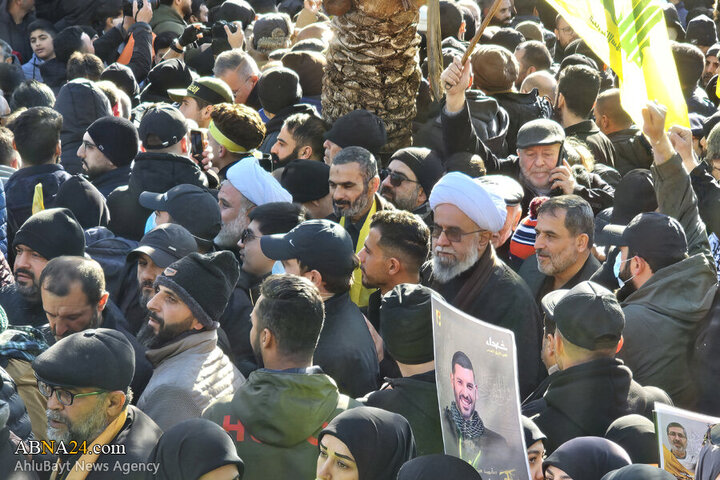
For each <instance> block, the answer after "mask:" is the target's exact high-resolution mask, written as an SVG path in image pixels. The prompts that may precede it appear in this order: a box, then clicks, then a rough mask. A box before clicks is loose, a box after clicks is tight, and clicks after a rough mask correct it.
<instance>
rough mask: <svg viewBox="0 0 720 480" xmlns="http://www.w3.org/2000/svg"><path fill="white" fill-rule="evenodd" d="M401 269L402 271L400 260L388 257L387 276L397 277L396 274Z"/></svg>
mask: <svg viewBox="0 0 720 480" xmlns="http://www.w3.org/2000/svg"><path fill="white" fill-rule="evenodd" d="M401 269H402V264H401V263H400V260H398V259H397V258H395V257H390V259H389V263H388V274H390V275H397V274H398V273H400V270H401Z"/></svg>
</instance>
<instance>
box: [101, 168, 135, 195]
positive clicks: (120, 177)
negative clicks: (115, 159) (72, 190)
mask: <svg viewBox="0 0 720 480" xmlns="http://www.w3.org/2000/svg"><path fill="white" fill-rule="evenodd" d="M129 181H130V165H125V166H123V167H117V168H116V169H114V170H110V171H109V172H105V173H103V174H101V175H100V176H98V177H96V178H94V179H93V181H92V184H93V185H95V188H97V189H98V190H100V193H102V194H103V196H104V197H105V198H108V197H109V196H110V194H111V193H112V191H113V190H115V189H116V188H117V187H122V186H124V185H127V184H128V182H129Z"/></svg>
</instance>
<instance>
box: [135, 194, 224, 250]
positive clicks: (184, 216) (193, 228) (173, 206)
mask: <svg viewBox="0 0 720 480" xmlns="http://www.w3.org/2000/svg"><path fill="white" fill-rule="evenodd" d="M140 205H142V206H143V207H145V208H149V209H151V210H154V211H155V223H156V224H157V225H161V224H163V223H176V224H178V225H181V226H183V227H185V228H186V229H187V231H189V232H190V233H191V234H192V235H193V237H195V241H196V242H197V246H198V251H199V252H200V253H208V252H211V251H212V249H213V239H214V238H215V236H216V235H217V234H218V233H219V232H220V225H221V223H222V221H221V219H220V207H219V206H218V202H217V199H216V198H215V197H214V196H213V195H212V194H211V193H210V192H208V191H207V190H205V189H204V188H200V187H198V186H197V185H188V184H183V185H178V186H177V187H173V188H171V189H170V190H168V191H167V192H165V193H153V192H143V193H141V194H140Z"/></svg>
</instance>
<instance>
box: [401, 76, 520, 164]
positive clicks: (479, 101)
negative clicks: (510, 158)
mask: <svg viewBox="0 0 720 480" xmlns="http://www.w3.org/2000/svg"><path fill="white" fill-rule="evenodd" d="M465 94H466V95H467V99H468V108H469V112H470V118H471V120H472V123H473V126H474V127H475V132H476V133H477V135H478V137H480V139H481V140H482V141H483V142H485V144H486V145H487V146H488V148H490V150H492V151H493V153H495V154H496V155H499V156H501V157H504V156H505V155H507V153H508V150H507V140H506V137H507V133H508V129H509V127H510V116H509V115H508V113H507V112H506V111H505V109H504V108H502V107H500V106H499V105H498V102H497V100H495V99H494V98H492V97H488V96H486V95H484V94H483V93H482V92H481V91H480V90H468V91H466V92H465ZM415 142H416V145H418V146H423V147H427V148H429V149H431V150H435V151H437V152H439V153H440V155H441V156H442V157H443V158H445V157H448V156H449V155H450V153H451V152H447V150H446V148H445V144H444V142H443V131H442V117H441V115H438V116H437V117H435V118H432V119H430V120H428V121H427V122H425V123H424V124H423V125H422V126H421V127H420V129H419V131H418V133H417V134H416V135H415Z"/></svg>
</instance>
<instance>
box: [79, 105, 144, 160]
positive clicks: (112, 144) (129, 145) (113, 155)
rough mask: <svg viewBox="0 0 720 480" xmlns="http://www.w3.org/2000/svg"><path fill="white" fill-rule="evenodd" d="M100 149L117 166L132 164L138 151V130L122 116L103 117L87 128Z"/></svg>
mask: <svg viewBox="0 0 720 480" xmlns="http://www.w3.org/2000/svg"><path fill="white" fill-rule="evenodd" d="M87 133H88V135H90V138H92V140H93V142H95V145H97V148H98V150H100V151H101V152H102V153H103V154H104V155H105V156H106V157H107V158H108V159H109V160H110V161H111V162H112V163H113V165H115V166H116V167H124V166H125V165H130V162H132V161H133V159H134V158H135V155H137V153H138V144H139V142H140V140H139V139H138V132H137V129H136V128H135V125H133V124H132V122H131V121H130V120H126V119H124V118H120V117H102V118H98V119H97V120H95V121H94V122H93V123H92V125H90V126H89V127H88V129H87Z"/></svg>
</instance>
